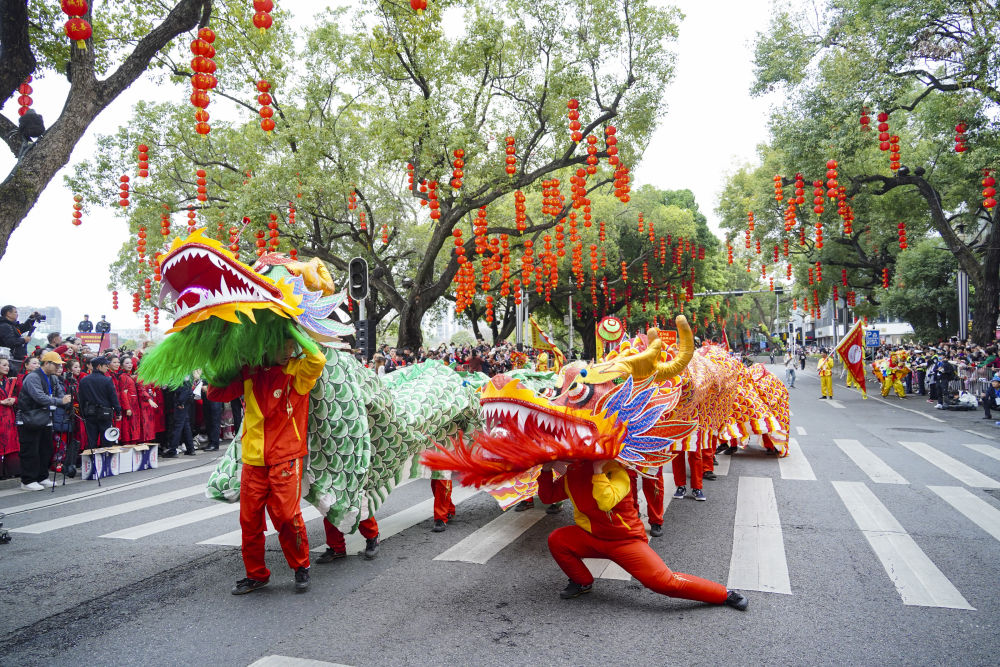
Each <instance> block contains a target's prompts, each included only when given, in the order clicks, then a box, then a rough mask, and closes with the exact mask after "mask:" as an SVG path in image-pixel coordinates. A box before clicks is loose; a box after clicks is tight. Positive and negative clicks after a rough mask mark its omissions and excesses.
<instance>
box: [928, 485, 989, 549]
mask: <svg viewBox="0 0 1000 667" xmlns="http://www.w3.org/2000/svg"><path fill="white" fill-rule="evenodd" d="M927 488H928V489H930V490H931V491H933V492H934V493H936V494H938V495H939V496H941V497H942V498H944V500H945V501H946V502H947V503H948V504H949V505H951V506H952V507H954V508H955V509H957V510H958V511H959V512H961V513H962V514H964V515H965V518H967V519H968V520H969V521H971V522H972V523H974V524H976V525H977V526H979V527H980V528H982V529H983V530H985V531H986V532H987V533H989V534H990V535H992V536H993V538H994V539H996V540H1000V510H998V509H997V508H996V507H993V505H990V504H989V503H988V502H986V501H985V500H983V499H982V498H978V497H976V496H974V495H972V493H971V492H970V491H969V490H968V489H963V488H962V487H960V486H928V487H927Z"/></svg>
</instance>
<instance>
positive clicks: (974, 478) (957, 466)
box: [899, 442, 1000, 489]
mask: <svg viewBox="0 0 1000 667" xmlns="http://www.w3.org/2000/svg"><path fill="white" fill-rule="evenodd" d="M899 444H901V445H902V446H903V447H906V448H907V449H909V450H910V451H911V452H913V453H914V454H916V455H917V456H919V457H921V458H922V459H924V460H925V461H927V462H928V463H930V464H931V465H933V466H936V467H938V468H940V469H941V470H943V471H945V472H946V473H948V474H949V475H951V476H952V477H954V478H955V479H957V480H958V481H960V482H962V483H963V484H967V485H969V486H975V487H978V488H981V489H1000V482H998V481H996V480H995V479H993V478H992V477H987V476H986V475H984V474H983V473H981V472H979V471H978V470H975V469H973V468H970V467H969V466H967V465H965V464H964V463H962V462H961V461H959V460H958V459H955V458H952V457H950V456H948V455H947V454H945V453H944V452H942V451H939V450H937V449H935V448H934V447H931V446H930V445H928V444H927V443H925V442H900V443H899Z"/></svg>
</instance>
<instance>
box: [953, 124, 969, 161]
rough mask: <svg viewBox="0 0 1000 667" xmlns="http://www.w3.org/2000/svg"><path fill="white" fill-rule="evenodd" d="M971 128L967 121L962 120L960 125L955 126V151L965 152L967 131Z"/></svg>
mask: <svg viewBox="0 0 1000 667" xmlns="http://www.w3.org/2000/svg"><path fill="white" fill-rule="evenodd" d="M968 129H969V126H968V125H967V124H966V122H965V121H964V120H963V121H960V122H959V124H958V125H956V126H955V152H956V153H964V152H965V132H966V131H967V130H968Z"/></svg>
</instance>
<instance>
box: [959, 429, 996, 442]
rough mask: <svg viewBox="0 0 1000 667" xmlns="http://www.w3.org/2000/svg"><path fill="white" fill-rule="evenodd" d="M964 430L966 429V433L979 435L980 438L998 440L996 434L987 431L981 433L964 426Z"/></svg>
mask: <svg viewBox="0 0 1000 667" xmlns="http://www.w3.org/2000/svg"><path fill="white" fill-rule="evenodd" d="M962 430H963V431H965V432H966V433H971V434H972V435H975V436H978V437H980V438H987V439H989V440H996V436H993V435H989V434H987V433H980V432H978V431H973V430H971V429H967V428H964V429H962Z"/></svg>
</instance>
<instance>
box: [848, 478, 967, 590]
mask: <svg viewBox="0 0 1000 667" xmlns="http://www.w3.org/2000/svg"><path fill="white" fill-rule="evenodd" d="M833 488H834V490H836V492H837V494H838V495H839V496H840V499H841V500H842V501H843V503H844V506H845V507H847V511H848V512H850V514H851V517H852V518H853V519H854V523H856V524H857V526H858V528H860V529H861V532H862V534H863V535H864V536H865V539H866V540H868V544H869V545H871V548H872V550H873V551H874V552H875V555H876V556H877V557H878V559H879V561H880V562H881V563H882V567H883V568H885V572H886V574H887V575H888V576H889V579H891V580H892V583H893V585H894V586H895V587H896V591H898V592H899V596H900V598H902V600H903V604H905V605H911V606H917V607H945V608H948V609H973V607H972V606H971V605H969V603H968V602H967V601H966V599H965V598H964V597H962V594H961V593H959V592H958V589H957V588H955V586H953V585H952V583H951V582H950V581H949V580H948V578H947V577H946V576H944V574H943V573H942V572H941V570H939V569H938V568H937V566H936V565H934V563H933V562H932V561H931V559H930V558H928V557H927V554H925V553H924V552H923V550H921V549H920V547H919V546H917V543H916V542H915V541H914V540H913V538H912V537H910V536H909V535H908V534H907V532H906V531H905V530H904V529H903V527H902V526H901V525H900V524H899V522H898V521H896V518H895V517H893V516H892V514H890V513H889V510H888V509H886V507H885V505H883V504H882V503H881V502H880V501H879V499H878V498H876V497H875V494H874V493H872V492H871V490H870V489H869V488H868V487H867V486H865V483H864V482H833Z"/></svg>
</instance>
